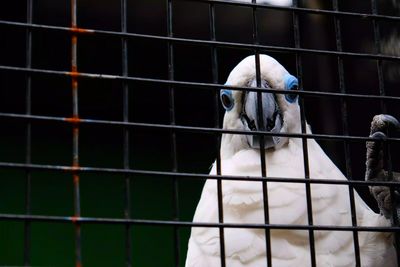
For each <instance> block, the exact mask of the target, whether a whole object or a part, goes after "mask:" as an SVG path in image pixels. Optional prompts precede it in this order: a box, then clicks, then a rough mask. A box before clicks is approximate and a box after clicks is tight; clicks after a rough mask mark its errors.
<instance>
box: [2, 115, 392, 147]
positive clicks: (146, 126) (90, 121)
mask: <svg viewBox="0 0 400 267" xmlns="http://www.w3.org/2000/svg"><path fill="white" fill-rule="evenodd" d="M0 118H5V119H19V120H28V121H34V120H36V121H48V122H61V123H73V124H74V123H79V124H92V125H103V126H106V125H110V126H115V127H132V128H144V129H152V130H176V131H184V132H193V133H204V134H222V133H223V134H240V135H263V136H283V137H293V138H307V139H317V140H338V141H363V142H365V141H376V140H377V139H375V138H372V137H362V136H345V135H330V134H303V133H284V132H282V133H272V132H263V131H251V132H250V131H245V130H228V129H220V128H207V127H195V126H184V125H170V124H152V123H141V122H125V121H106V120H94V119H83V118H82V119H81V118H80V119H75V118H66V117H51V116H40V115H27V114H15V113H0ZM382 141H386V142H399V141H400V138H393V137H386V138H385V139H382Z"/></svg>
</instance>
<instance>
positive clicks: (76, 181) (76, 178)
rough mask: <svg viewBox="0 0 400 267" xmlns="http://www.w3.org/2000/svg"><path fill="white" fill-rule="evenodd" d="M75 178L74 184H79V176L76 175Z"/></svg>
mask: <svg viewBox="0 0 400 267" xmlns="http://www.w3.org/2000/svg"><path fill="white" fill-rule="evenodd" d="M73 177H74V184H78V183H79V175H77V174H74V175H73Z"/></svg>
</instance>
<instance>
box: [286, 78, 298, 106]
mask: <svg viewBox="0 0 400 267" xmlns="http://www.w3.org/2000/svg"><path fill="white" fill-rule="evenodd" d="M284 81H285V89H286V90H291V91H295V90H298V89H299V82H298V80H297V78H296V77H294V76H293V75H290V74H286V75H285V77H284ZM285 98H286V100H287V101H288V102H289V103H294V102H296V100H297V98H298V94H285Z"/></svg>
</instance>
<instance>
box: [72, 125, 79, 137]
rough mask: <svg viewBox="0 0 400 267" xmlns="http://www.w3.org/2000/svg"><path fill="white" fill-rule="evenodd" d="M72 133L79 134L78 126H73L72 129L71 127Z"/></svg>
mask: <svg viewBox="0 0 400 267" xmlns="http://www.w3.org/2000/svg"><path fill="white" fill-rule="evenodd" d="M72 134H74V135H78V134H79V128H78V127H74V129H72Z"/></svg>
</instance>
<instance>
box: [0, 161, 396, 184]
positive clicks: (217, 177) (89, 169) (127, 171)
mask: <svg viewBox="0 0 400 267" xmlns="http://www.w3.org/2000/svg"><path fill="white" fill-rule="evenodd" d="M0 168H4V169H18V170H19V169H21V170H31V171H61V172H74V173H99V174H101V173H109V174H124V175H143V176H154V177H177V178H181V179H182V178H187V179H201V180H206V179H211V180H226V181H254V182H279V183H301V184H330V185H359V186H369V185H374V186H377V185H382V186H389V187H392V186H399V185H400V182H394V181H364V180H338V179H330V177H326V179H314V178H312V177H310V179H304V178H290V177H269V176H267V177H265V178H263V177H257V176H235V175H210V174H199V173H184V172H166V171H148V170H138V169H117V168H100V167H82V166H80V167H71V166H62V165H44V164H25V163H14V162H0ZM0 180H1V178H0Z"/></svg>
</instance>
